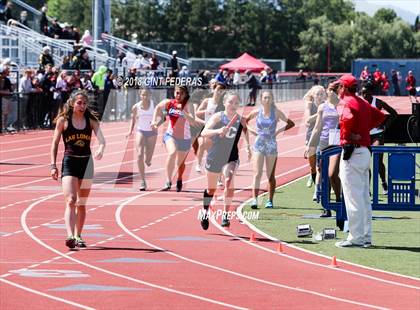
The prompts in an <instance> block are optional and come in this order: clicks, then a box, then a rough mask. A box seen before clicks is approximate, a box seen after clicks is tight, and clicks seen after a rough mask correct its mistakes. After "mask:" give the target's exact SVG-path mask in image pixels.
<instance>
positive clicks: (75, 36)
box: [72, 26, 80, 44]
mask: <svg viewBox="0 0 420 310" xmlns="http://www.w3.org/2000/svg"><path fill="white" fill-rule="evenodd" d="M72 30H73V39H72V40H74V41H76V44H79V43H80V31H79V28H77V27H74V26H72Z"/></svg>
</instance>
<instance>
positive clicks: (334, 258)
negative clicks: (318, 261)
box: [330, 256, 339, 268]
mask: <svg viewBox="0 0 420 310" xmlns="http://www.w3.org/2000/svg"><path fill="white" fill-rule="evenodd" d="M330 267H334V268H338V267H339V266H338V264H337V257H335V256H333V257H332V258H331V263H330Z"/></svg>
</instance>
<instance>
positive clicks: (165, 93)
mask: <svg viewBox="0 0 420 310" xmlns="http://www.w3.org/2000/svg"><path fill="white" fill-rule="evenodd" d="M326 82H327V81H321V84H326ZM312 86H313V82H312V81H296V82H281V83H273V84H262V85H261V89H259V90H258V91H262V90H266V89H268V90H270V91H272V92H273V96H274V99H275V101H276V102H285V101H291V100H299V99H302V97H303V96H304V95H305V93H306V92H307V91H308V89H309V88H311V87H312ZM231 89H233V90H235V91H237V92H238V94H239V96H240V98H241V104H243V105H244V104H246V103H247V100H248V96H249V92H250V90H249V88H248V87H247V86H246V85H236V86H232V87H231ZM173 91H174V87H156V88H152V89H151V96H152V100H153V102H154V104H157V103H158V102H160V101H161V100H163V99H165V98H172V97H173ZM87 93H88V96H89V104H90V105H91V107H92V108H93V109H94V110H96V111H97V112H98V113H99V114H100V115H101V120H102V121H105V122H113V121H125V120H128V119H129V118H130V114H131V108H132V106H133V105H134V104H135V103H136V102H138V101H139V98H140V97H139V89H138V88H135V87H133V88H119V89H111V90H109V91H106V90H105V91H104V90H92V91H88V92H87ZM69 95H70V94H68V93H62V94H60V95H59V96H57V94H56V93H54V92H47V93H45V92H42V91H40V92H38V91H34V92H31V93H13V94H12V95H11V96H3V97H0V100H1V102H2V109H1V110H0V115H1V117H0V123H1V127H0V128H1V129H2V132H3V133H7V132H16V131H19V130H30V129H51V128H53V127H54V124H53V120H54V118H55V117H56V115H57V113H58V111H59V109H60V107H61V106H62V105H63V104H64V102H65V101H66V99H67V98H68V96H69ZM209 95H210V90H209V89H208V86H207V85H204V86H200V87H190V96H191V99H190V100H192V101H193V103H194V104H200V103H201V101H202V100H203V99H204V98H205V97H208V96H209Z"/></svg>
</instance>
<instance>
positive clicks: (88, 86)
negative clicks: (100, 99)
mask: <svg viewBox="0 0 420 310" xmlns="http://www.w3.org/2000/svg"><path fill="white" fill-rule="evenodd" d="M92 75H93V71H92V70H90V71H89V72H86V73H85V74H83V76H82V77H81V79H80V81H81V82H82V87H83V89H85V90H87V91H93V85H92V81H91V78H92Z"/></svg>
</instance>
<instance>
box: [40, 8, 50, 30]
mask: <svg viewBox="0 0 420 310" xmlns="http://www.w3.org/2000/svg"><path fill="white" fill-rule="evenodd" d="M47 10H48V9H47V7H46V6H43V7H42V9H41V12H42V15H41V19H40V21H39V30H40V32H41V33H43V34H44V35H46V36H48V35H49V28H48V18H47Z"/></svg>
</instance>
